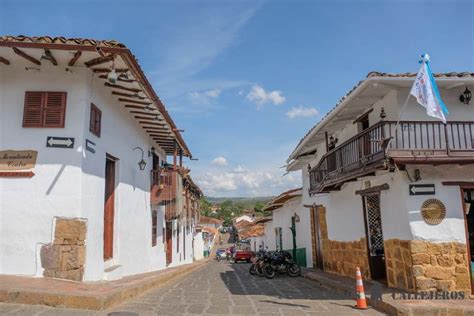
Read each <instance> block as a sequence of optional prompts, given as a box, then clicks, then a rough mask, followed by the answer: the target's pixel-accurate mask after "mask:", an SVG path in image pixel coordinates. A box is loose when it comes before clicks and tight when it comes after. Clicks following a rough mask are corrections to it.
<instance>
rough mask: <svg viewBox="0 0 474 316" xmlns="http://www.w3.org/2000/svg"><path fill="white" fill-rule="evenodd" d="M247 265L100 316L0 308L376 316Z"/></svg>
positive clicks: (207, 269) (42, 315) (140, 314)
mask: <svg viewBox="0 0 474 316" xmlns="http://www.w3.org/2000/svg"><path fill="white" fill-rule="evenodd" d="M249 266H250V264H248V263H237V264H236V263H233V262H227V261H224V260H223V261H221V262H216V261H214V260H213V261H211V262H208V263H207V264H206V265H204V266H203V267H201V268H199V269H197V270H195V271H194V272H193V273H189V274H187V275H186V276H185V277H183V278H179V279H176V280H173V281H171V282H168V283H167V284H166V285H164V286H160V287H157V288H154V289H151V290H150V291H147V292H146V293H144V294H143V295H140V296H137V297H134V298H133V299H130V300H127V301H126V302H124V303H123V304H120V305H117V306H115V307H113V308H111V309H108V310H105V311H95V310H78V309H70V308H68V309H66V308H52V307H47V306H40V305H35V306H34V305H21V304H2V303H0V315H5V316H25V315H28V316H156V315H159V316H164V315H169V316H176V315H184V316H194V315H209V316H214V315H252V316H253V315H257V316H273V315H275V316H285V315H291V316H297V315H305V316H313V315H326V316H362V315H364V316H365V315H367V316H376V315H383V313H380V312H379V311H377V310H375V309H369V310H357V309H354V308H353V306H354V300H353V299H352V298H351V297H350V296H347V295H345V294H343V293H338V292H336V291H332V290H329V289H327V288H324V287H322V286H320V285H319V284H317V283H316V282H313V281H311V280H307V279H304V278H301V277H297V278H291V277H289V276H288V275H285V274H280V275H278V276H276V277H275V278H274V279H271V280H268V279H266V278H264V277H259V276H252V275H250V274H249V272H248V270H249Z"/></svg>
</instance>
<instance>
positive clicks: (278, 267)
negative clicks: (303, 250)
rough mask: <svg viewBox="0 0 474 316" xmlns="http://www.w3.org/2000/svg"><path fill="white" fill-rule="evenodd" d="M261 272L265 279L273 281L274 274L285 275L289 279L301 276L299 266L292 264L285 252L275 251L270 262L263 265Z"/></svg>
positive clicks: (289, 256) (290, 258) (290, 257)
mask: <svg viewBox="0 0 474 316" xmlns="http://www.w3.org/2000/svg"><path fill="white" fill-rule="evenodd" d="M262 271H263V274H264V275H265V277H266V278H267V279H273V278H274V277H275V275H276V273H286V274H288V275H289V276H290V277H297V276H299V275H300V274H301V268H300V266H299V265H297V264H296V263H294V262H293V257H292V256H291V254H290V253H289V252H287V251H275V253H274V254H273V256H272V257H271V259H270V261H269V262H267V263H265V264H264V265H263V267H262Z"/></svg>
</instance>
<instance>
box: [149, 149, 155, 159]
mask: <svg viewBox="0 0 474 316" xmlns="http://www.w3.org/2000/svg"><path fill="white" fill-rule="evenodd" d="M155 153H156V151H155V147H151V148H150V150H149V151H148V157H151V156H153V155H154V154H155Z"/></svg>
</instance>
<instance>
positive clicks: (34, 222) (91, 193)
mask: <svg viewBox="0 0 474 316" xmlns="http://www.w3.org/2000/svg"><path fill="white" fill-rule="evenodd" d="M5 69H7V68H1V69H0V110H1V112H2V113H3V115H2V116H1V117H0V122H1V124H0V150H6V149H13V150H27V149H29V150H37V151H38V159H37V164H36V167H35V168H34V169H33V172H34V173H35V176H34V177H33V178H31V179H21V178H20V179H13V178H0V193H1V196H0V210H1V211H0V225H1V226H0V253H1V254H2V255H1V257H0V273H5V274H25V275H41V274H42V269H41V267H40V263H39V259H38V258H37V256H38V251H39V248H40V247H41V244H42V243H49V242H51V237H52V236H51V235H52V229H53V227H52V225H53V219H54V217H55V216H62V217H81V218H86V219H87V228H88V229H87V240H86V266H85V276H84V278H85V280H100V279H103V278H105V277H106V274H105V272H104V269H105V268H107V267H110V266H112V265H118V266H120V267H119V270H118V272H117V271H116V272H114V273H118V274H119V275H120V276H124V275H130V274H135V273H142V272H148V271H153V270H158V269H162V268H165V254H164V245H163V240H162V227H163V226H162V225H163V216H164V212H163V210H161V209H158V238H157V246H155V247H152V244H151V207H150V198H149V187H150V168H151V165H152V163H151V157H148V155H147V152H148V149H149V148H150V147H152V146H154V147H155V148H156V149H157V152H158V154H159V155H160V160H163V158H164V154H163V151H162V150H161V149H160V148H157V146H156V145H154V144H153V143H152V142H151V140H150V139H149V138H148V136H147V135H146V134H145V132H144V130H143V129H142V128H141V127H140V126H139V125H138V124H137V122H136V121H135V120H134V119H133V118H132V116H131V115H130V114H129V113H128V111H127V110H126V109H125V108H124V107H123V105H121V104H119V103H118V102H116V101H115V99H114V98H112V96H111V93H110V90H109V89H106V88H105V87H104V85H103V80H99V79H97V78H95V79H94V80H91V79H92V78H91V72H90V70H88V69H79V68H77V69H74V70H73V73H72V74H70V73H66V72H65V71H64V69H62V68H59V67H58V68H55V67H47V66H45V67H44V68H42V71H41V72H31V71H30V72H27V71H25V70H24V69H23V68H15V66H10V67H8V73H7V70H5ZM7 75H8V76H7ZM29 90H33V91H34V90H36V91H66V92H67V106H66V120H65V127H64V128H54V129H52V128H48V129H46V128H22V118H23V105H24V95H25V91H29ZM91 102H93V103H94V104H95V105H97V106H98V107H99V108H100V110H101V111H102V130H101V137H100V138H98V137H96V136H94V135H93V134H91V133H90V132H89V114H90V113H89V111H90V103H91ZM47 136H62V137H64V136H67V137H74V138H75V146H74V149H58V148H46V146H45V144H46V137H47ZM86 139H89V140H91V141H93V142H94V143H96V148H95V149H96V153H95V154H93V153H90V152H89V151H86V150H85V140H86ZM137 146H138V147H141V148H142V149H143V150H144V151H145V156H144V159H145V160H146V161H147V166H146V169H145V170H144V171H140V170H139V168H138V161H139V160H140V159H141V153H140V152H139V151H133V150H132V149H133V148H134V147H137ZM106 153H108V154H110V155H112V156H114V157H116V158H118V161H117V165H116V192H115V223H114V225H115V227H114V258H113V260H112V261H110V262H107V263H105V264H104V261H103V209H104V174H105V156H106ZM182 232H183V230H181V233H182ZM180 241H181V242H182V237H181V238H180ZM174 244H175V245H176V243H174ZM191 247H192V233H191V232H190V233H188V234H187V239H186V248H187V249H186V260H184V257H183V260H182V261H183V263H184V262H188V261H192V250H191ZM181 248H182V245H181ZM181 251H182V249H181ZM137 258H139V260H137ZM174 258H176V256H175V254H174Z"/></svg>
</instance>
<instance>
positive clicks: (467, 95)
mask: <svg viewBox="0 0 474 316" xmlns="http://www.w3.org/2000/svg"><path fill="white" fill-rule="evenodd" d="M471 98H472V93H471V91H470V90H469V89H468V88H467V87H466V90H464V92H463V93H462V94H461V95H460V96H459V101H461V102H462V103H464V104H469V102H470V101H471Z"/></svg>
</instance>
